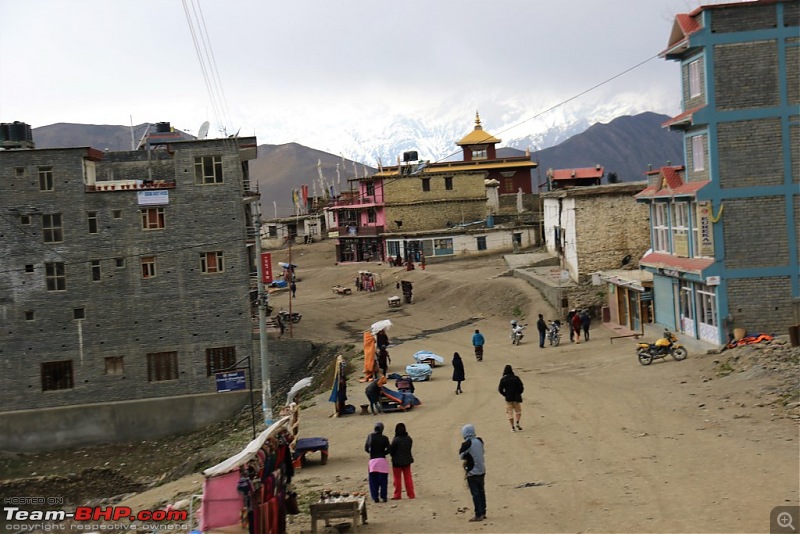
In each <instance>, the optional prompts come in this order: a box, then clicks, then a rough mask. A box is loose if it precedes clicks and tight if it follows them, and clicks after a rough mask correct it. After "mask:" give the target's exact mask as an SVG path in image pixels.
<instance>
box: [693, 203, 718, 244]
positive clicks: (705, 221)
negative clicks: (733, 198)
mask: <svg viewBox="0 0 800 534" xmlns="http://www.w3.org/2000/svg"><path fill="white" fill-rule="evenodd" d="M697 228H698V234H699V236H700V239H699V241H700V242H699V243H698V252H699V255H700V256H707V257H713V256H714V229H713V227H712V226H711V202H709V201H707V200H706V201H703V202H698V203H697Z"/></svg>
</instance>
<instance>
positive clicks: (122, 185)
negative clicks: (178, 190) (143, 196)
mask: <svg viewBox="0 0 800 534" xmlns="http://www.w3.org/2000/svg"><path fill="white" fill-rule="evenodd" d="M175 185H176V184H175V182H166V181H156V182H139V181H135V180H127V181H121V180H120V181H106V182H97V183H95V184H94V185H87V186H86V191H87V192H98V191H127V190H142V189H175Z"/></svg>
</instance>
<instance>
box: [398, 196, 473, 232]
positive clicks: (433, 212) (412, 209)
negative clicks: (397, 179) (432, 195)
mask: <svg viewBox="0 0 800 534" xmlns="http://www.w3.org/2000/svg"><path fill="white" fill-rule="evenodd" d="M385 209H386V221H387V224H386V229H387V231H391V232H393V233H405V232H417V231H422V230H435V229H440V228H446V227H447V226H448V225H450V226H452V225H454V224H461V223H462V222H472V221H478V220H481V219H485V218H486V214H487V213H486V201H485V200H480V199H478V200H462V201H458V200H450V201H439V202H426V203H424V204H407V205H395V204H387V205H386V208H385ZM394 221H403V226H401V227H400V228H397V225H396V224H394Z"/></svg>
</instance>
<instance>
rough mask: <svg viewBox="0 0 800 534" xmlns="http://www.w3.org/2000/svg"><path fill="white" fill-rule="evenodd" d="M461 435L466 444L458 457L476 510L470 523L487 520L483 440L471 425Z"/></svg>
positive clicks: (464, 428)
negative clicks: (461, 462)
mask: <svg viewBox="0 0 800 534" xmlns="http://www.w3.org/2000/svg"><path fill="white" fill-rule="evenodd" d="M461 435H462V436H463V437H464V442H463V443H462V444H461V447H460V448H459V450H458V455H459V457H460V458H461V460H462V461H463V466H464V471H466V476H467V486H468V487H469V492H470V494H471V495H472V505H473V506H474V508H475V515H474V516H473V517H472V518H471V519H470V521H471V522H474V521H483V520H484V519H486V488H485V485H484V478H485V475H486V460H485V457H484V446H483V439H481V438H479V437H478V436H477V435H476V434H475V427H474V426H473V425H470V424H466V425H464V426H463V427H462V428H461Z"/></svg>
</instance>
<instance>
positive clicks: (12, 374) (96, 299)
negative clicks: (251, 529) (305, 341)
mask: <svg viewBox="0 0 800 534" xmlns="http://www.w3.org/2000/svg"><path fill="white" fill-rule="evenodd" d="M255 157H256V139H255V138H254V137H246V138H238V139H209V140H195V141H176V142H168V143H163V144H159V145H149V149H147V150H142V151H131V152H116V153H109V152H106V153H104V152H100V151H98V150H95V149H92V148H60V149H35V148H29V149H12V150H0V235H1V236H2V239H0V315H1V316H2V317H3V323H4V325H3V326H4V327H3V329H2V332H0V436H4V438H3V439H0V449H3V450H7V449H6V446H8V447H10V448H11V449H13V448H14V447H20V446H22V447H23V448H24V447H25V446H30V447H36V446H37V445H36V444H37V443H39V442H40V440H52V441H51V443H50V444H51V445H52V446H58V445H59V444H66V443H70V444H76V443H81V442H87V441H103V440H113V439H115V437H119V435H120V434H119V433H118V432H120V433H125V434H126V435H128V437H135V436H131V434H136V432H142V431H145V430H146V431H147V432H148V435H149V436H153V435H158V434H159V433H162V434H163V433H167V432H170V431H171V432H175V431H180V430H189V429H191V428H194V427H197V426H201V425H203V424H207V423H210V422H213V421H214V420H218V419H221V418H223V417H225V416H228V415H230V413H231V412H232V411H233V410H235V409H236V408H237V407H238V406H241V404H243V403H244V402H245V398H244V397H243V396H242V395H240V394H239V393H236V394H231V396H227V397H225V396H221V395H218V394H217V393H216V384H215V376H214V372H215V370H219V369H224V368H226V367H230V366H232V365H233V364H234V363H237V362H239V361H240V360H242V359H244V358H246V357H249V356H251V354H252V339H251V337H252V334H251V332H252V323H251V305H250V300H249V299H248V298H247V295H248V293H249V290H250V284H251V282H250V280H251V272H253V271H254V270H255V269H254V267H253V266H254V265H255V264H254V258H253V252H252V248H248V244H252V243H254V238H255V232H254V226H253V223H252V218H251V215H250V207H249V204H248V201H249V200H252V199H254V198H257V197H256V195H255V194H253V193H250V192H249V190H250V186H249V177H248V172H247V170H248V160H250V159H253V158H255ZM254 367H256V368H257V367H258V365H257V362H255V363H254ZM255 378H256V380H257V381H258V377H255ZM101 405H102V407H101ZM56 407H58V408H59V411H58V415H57V416H56V415H53V414H54V413H55V412H52V411H50V412H48V409H54V408H56ZM66 407H72V408H73V409H68V408H66ZM110 407H114V408H113V409H111V408H110ZM101 410H105V411H107V413H105V412H104V414H103V417H102V418H100V419H97V418H94V417H89V416H88V414H92V413H99V412H100V411H101ZM156 413H161V414H162V415H165V414H166V415H165V416H166V417H167V419H168V420H166V421H165V420H161V421H160V422H159V420H158V418H157V417H155V414H156ZM48 414H49V415H48ZM170 414H171V415H170ZM145 421H146V422H147V424H146V425H143V424H142V423H143V422H145ZM137 429H138V430H137ZM54 436H61V438H58V439H56V438H54ZM6 438H7V439H9V440H11V439H12V438H13V440H16V441H15V442H14V443H6V442H5V441H4V440H5V439H6ZM59 440H64V441H63V442H62V441H59Z"/></svg>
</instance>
